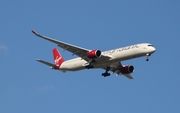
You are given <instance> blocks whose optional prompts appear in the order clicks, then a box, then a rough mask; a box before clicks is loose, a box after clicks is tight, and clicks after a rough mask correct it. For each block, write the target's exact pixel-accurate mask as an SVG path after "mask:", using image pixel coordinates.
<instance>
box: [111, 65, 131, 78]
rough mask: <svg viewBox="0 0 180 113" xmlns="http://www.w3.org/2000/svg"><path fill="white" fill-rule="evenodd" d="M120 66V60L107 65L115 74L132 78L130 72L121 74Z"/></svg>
mask: <svg viewBox="0 0 180 113" xmlns="http://www.w3.org/2000/svg"><path fill="white" fill-rule="evenodd" d="M122 67H123V65H122V64H121V63H120V62H117V63H114V64H112V65H110V66H109V68H110V71H112V72H113V73H116V74H117V75H124V76H125V77H127V78H129V79H134V78H133V77H132V76H131V75H130V74H122V73H121V71H120V70H121V68H122Z"/></svg>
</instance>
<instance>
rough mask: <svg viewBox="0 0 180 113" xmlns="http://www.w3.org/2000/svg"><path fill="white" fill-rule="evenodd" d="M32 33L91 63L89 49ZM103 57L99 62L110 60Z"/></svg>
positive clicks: (107, 57)
mask: <svg viewBox="0 0 180 113" xmlns="http://www.w3.org/2000/svg"><path fill="white" fill-rule="evenodd" d="M32 32H33V33H34V34H35V35H36V36H38V37H40V38H43V39H45V40H48V41H51V42H53V43H55V44H57V45H58V46H59V47H61V48H63V49H64V50H67V51H69V52H71V53H73V55H74V54H75V55H77V56H79V57H81V58H82V59H84V60H86V61H87V62H89V61H90V59H89V58H88V57H87V53H88V52H89V51H90V50H89V49H85V48H81V47H78V46H75V45H72V44H68V43H65V42H62V41H58V40H55V39H52V38H49V37H46V36H43V35H40V34H38V33H36V32H35V31H34V30H32ZM101 57H102V58H98V60H106V59H107V60H108V59H110V57H109V56H105V55H101Z"/></svg>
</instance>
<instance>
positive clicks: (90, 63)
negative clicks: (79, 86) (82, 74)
mask: <svg viewBox="0 0 180 113" xmlns="http://www.w3.org/2000/svg"><path fill="white" fill-rule="evenodd" d="M93 62H95V60H91V61H90V62H89V65H87V66H85V68H86V69H91V68H94V66H93V65H92V63H93Z"/></svg>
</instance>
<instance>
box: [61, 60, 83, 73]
mask: <svg viewBox="0 0 180 113" xmlns="http://www.w3.org/2000/svg"><path fill="white" fill-rule="evenodd" d="M83 63H84V61H83V60H81V61H74V62H67V63H66V62H65V63H63V64H62V65H61V67H60V70H65V71H78V70H82V69H85V68H84V66H83Z"/></svg>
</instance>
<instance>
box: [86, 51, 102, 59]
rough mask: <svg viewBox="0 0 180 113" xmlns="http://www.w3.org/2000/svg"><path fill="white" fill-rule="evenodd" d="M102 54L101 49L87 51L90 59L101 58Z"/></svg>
mask: <svg viewBox="0 0 180 113" xmlns="http://www.w3.org/2000/svg"><path fill="white" fill-rule="evenodd" d="M100 56H101V51H100V50H91V51H89V52H88V53H87V57H88V58H90V59H93V58H99V57H100Z"/></svg>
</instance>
